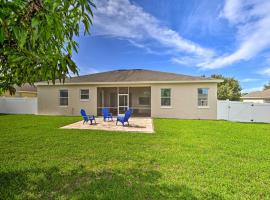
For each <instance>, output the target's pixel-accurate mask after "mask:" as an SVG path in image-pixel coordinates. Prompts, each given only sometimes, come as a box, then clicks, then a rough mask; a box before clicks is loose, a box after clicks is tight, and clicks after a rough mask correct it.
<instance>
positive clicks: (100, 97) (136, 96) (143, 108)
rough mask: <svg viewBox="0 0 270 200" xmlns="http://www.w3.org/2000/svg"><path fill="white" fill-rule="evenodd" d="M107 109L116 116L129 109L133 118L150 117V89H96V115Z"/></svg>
mask: <svg viewBox="0 0 270 200" xmlns="http://www.w3.org/2000/svg"><path fill="white" fill-rule="evenodd" d="M105 107H106V108H109V109H110V112H111V113H112V114H113V115H114V116H116V115H119V114H124V113H125V111H126V110H128V109H129V108H131V109H133V116H137V117H150V116H151V88H150V87H98V88H97V113H98V115H101V109H102V108H105Z"/></svg>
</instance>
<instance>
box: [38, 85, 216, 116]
mask: <svg viewBox="0 0 270 200" xmlns="http://www.w3.org/2000/svg"><path fill="white" fill-rule="evenodd" d="M97 87H98V86H92V85H54V86H53V85H50V86H38V87H37V88H38V114H42V115H79V114H80V113H79V112H80V109H81V108H84V109H85V110H86V111H87V113H88V114H94V115H96V114H97ZM100 87H151V116H152V117H160V118H182V119H216V118H217V83H174V84H148V85H147V84H146V85H137V84H135V83H134V84H130V85H100ZM162 88H171V107H170V108H162V107H161V92H160V90H161V89H162ZM198 88H208V89H209V94H208V105H209V106H208V107H206V108H199V107H198V105H197V103H198ZM60 89H68V91H69V104H68V106H66V107H62V106H59V90H60ZM80 89H89V94H90V99H89V101H80Z"/></svg>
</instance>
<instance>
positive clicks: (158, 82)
mask: <svg viewBox="0 0 270 200" xmlns="http://www.w3.org/2000/svg"><path fill="white" fill-rule="evenodd" d="M222 82H223V80H221V79H215V80H196V81H134V82H78V83H55V84H51V85H129V84H130V85H138V84H172V83H222ZM44 85H45V86H46V85H47V86H48V85H50V83H47V82H38V83H35V86H44Z"/></svg>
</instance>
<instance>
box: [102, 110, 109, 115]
mask: <svg viewBox="0 0 270 200" xmlns="http://www.w3.org/2000/svg"><path fill="white" fill-rule="evenodd" d="M101 112H102V115H103V116H108V115H109V108H102V110H101Z"/></svg>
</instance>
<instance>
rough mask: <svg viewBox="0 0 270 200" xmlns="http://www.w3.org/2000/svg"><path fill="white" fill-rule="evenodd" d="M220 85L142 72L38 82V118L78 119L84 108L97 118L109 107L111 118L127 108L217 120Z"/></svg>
mask: <svg viewBox="0 0 270 200" xmlns="http://www.w3.org/2000/svg"><path fill="white" fill-rule="evenodd" d="M219 82H222V80H216V79H211V78H204V77H195V76H187V75H181V74H174V73H166V72H160V71H151V70H142V69H133V70H116V71H109V72H102V73H96V74H90V75H85V76H78V77H72V78H69V79H67V80H66V81H65V84H62V83H60V82H57V83H56V84H55V85H52V84H48V83H47V82H40V83H37V84H36V85H37V91H38V114H41V115H79V113H80V109H81V108H83V109H85V110H86V111H87V113H88V114H93V115H100V114H101V109H102V108H103V107H108V108H110V111H111V112H112V113H113V114H114V115H118V114H122V113H124V112H125V111H126V110H127V109H128V108H132V109H133V111H134V112H133V113H134V116H148V117H150V116H151V117H161V118H184V119H216V117H217V83H219Z"/></svg>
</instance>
